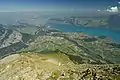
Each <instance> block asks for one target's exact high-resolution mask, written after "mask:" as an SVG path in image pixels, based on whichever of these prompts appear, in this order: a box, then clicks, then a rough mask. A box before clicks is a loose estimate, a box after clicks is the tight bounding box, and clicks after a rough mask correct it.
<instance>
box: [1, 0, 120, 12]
mask: <svg viewBox="0 0 120 80" xmlns="http://www.w3.org/2000/svg"><path fill="white" fill-rule="evenodd" d="M119 7H120V0H0V12H9V11H11V12H12V11H99V12H100V11H107V12H118V10H119Z"/></svg>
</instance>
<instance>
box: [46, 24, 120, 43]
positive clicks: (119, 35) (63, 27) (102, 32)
mask: <svg viewBox="0 0 120 80" xmlns="http://www.w3.org/2000/svg"><path fill="white" fill-rule="evenodd" d="M47 25H48V26H50V27H51V28H56V29H59V30H60V31H63V32H84V33H86V34H88V35H90V36H107V37H110V38H112V39H113V40H115V41H118V42H120V31H119V30H112V29H109V28H102V27H99V28H96V27H84V26H82V25H81V26H75V25H71V24H59V23H48V24H47Z"/></svg>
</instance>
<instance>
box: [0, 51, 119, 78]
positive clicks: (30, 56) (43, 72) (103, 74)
mask: <svg viewBox="0 0 120 80" xmlns="http://www.w3.org/2000/svg"><path fill="white" fill-rule="evenodd" d="M116 66H117V71H113V69H114V68H116ZM116 66H115V65H91V64H80V65H79V64H74V63H73V62H72V61H71V60H70V59H69V58H68V57H67V56H66V55H64V54H63V53H60V52H51V53H49V54H40V53H34V52H26V53H21V54H14V55H11V56H8V57H6V58H4V59H2V60H0V80H8V79H9V80H57V79H58V80H73V79H75V80H79V79H80V80H81V78H83V79H85V80H89V79H90V78H91V79H92V78H93V77H94V76H93V74H94V73H96V74H97V75H96V77H97V79H98V78H102V79H103V80H108V79H111V80H115V79H116V80H119V79H120V77H119V75H120V74H119V73H118V72H119V68H120V67H119V65H116ZM109 68H110V69H109ZM115 70H116V69H115Z"/></svg>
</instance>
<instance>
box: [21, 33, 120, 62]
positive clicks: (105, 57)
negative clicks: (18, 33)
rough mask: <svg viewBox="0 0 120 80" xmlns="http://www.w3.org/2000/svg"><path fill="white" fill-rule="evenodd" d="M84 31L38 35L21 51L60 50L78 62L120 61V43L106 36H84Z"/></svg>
mask: <svg viewBox="0 0 120 80" xmlns="http://www.w3.org/2000/svg"><path fill="white" fill-rule="evenodd" d="M86 36H87V35H86V34H84V33H61V32H52V33H48V34H46V35H44V36H38V38H36V39H35V41H33V42H31V43H30V45H29V46H28V48H25V49H22V50H21V51H32V52H43V51H56V50H58V51H61V52H63V53H64V54H67V55H68V56H69V57H70V59H71V60H72V59H73V60H74V59H75V61H77V62H78V63H80V64H81V63H92V64H106V63H112V64H115V63H120V60H119V58H120V44H118V43H115V42H113V41H112V40H110V39H109V38H107V37H104V36H103V37H102V36H101V37H92V36H88V38H86Z"/></svg>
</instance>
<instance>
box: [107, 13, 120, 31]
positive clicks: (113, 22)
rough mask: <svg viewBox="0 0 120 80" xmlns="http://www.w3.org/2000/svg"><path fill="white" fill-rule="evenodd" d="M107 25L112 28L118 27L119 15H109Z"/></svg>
mask: <svg viewBox="0 0 120 80" xmlns="http://www.w3.org/2000/svg"><path fill="white" fill-rule="evenodd" d="M108 26H109V27H110V28H113V29H120V15H119V14H116V15H110V16H109V18H108Z"/></svg>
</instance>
